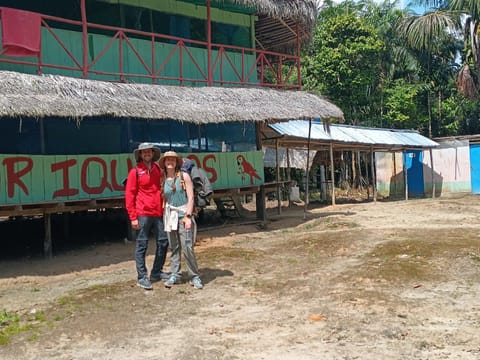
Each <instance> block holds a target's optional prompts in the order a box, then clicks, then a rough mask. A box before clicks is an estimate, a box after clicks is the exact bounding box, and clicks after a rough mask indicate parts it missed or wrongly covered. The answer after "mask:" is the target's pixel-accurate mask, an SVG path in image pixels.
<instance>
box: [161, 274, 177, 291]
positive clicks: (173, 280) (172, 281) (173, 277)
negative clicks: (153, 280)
mask: <svg viewBox="0 0 480 360" xmlns="http://www.w3.org/2000/svg"><path fill="white" fill-rule="evenodd" d="M176 283H177V276H176V275H175V274H170V276H169V277H168V280H167V281H165V283H164V284H165V287H166V288H171V287H172V286H173V285H175V284H176Z"/></svg>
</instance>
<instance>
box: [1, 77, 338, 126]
mask: <svg viewBox="0 0 480 360" xmlns="http://www.w3.org/2000/svg"><path fill="white" fill-rule="evenodd" d="M0 116H8V117H35V118H44V117H49V116H55V117H68V118H74V119H78V120H81V119H82V118H84V117H92V116H112V117H122V118H125V117H131V118H141V119H173V120H179V121H186V122H191V123H197V124H206V123H222V122H230V121H245V120H246V121H269V122H278V121H286V120H291V119H313V118H321V119H323V120H340V119H343V113H342V111H341V110H340V109H339V108H338V107H337V106H335V105H334V104H332V103H331V102H329V101H327V100H326V99H324V98H322V97H319V96H317V95H314V94H310V93H307V92H303V91H292V90H290V91H281V90H273V89H266V88H225V87H180V86H168V85H148V84H123V83H111V82H104V81H95V80H84V79H75V78H71V77H64V76H56V75H45V76H38V75H29V74H22V73H17V72H10V71H0Z"/></svg>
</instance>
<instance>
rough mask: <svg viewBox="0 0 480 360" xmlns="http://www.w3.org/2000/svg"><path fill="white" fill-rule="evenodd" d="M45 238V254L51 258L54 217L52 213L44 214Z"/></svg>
mask: <svg viewBox="0 0 480 360" xmlns="http://www.w3.org/2000/svg"><path fill="white" fill-rule="evenodd" d="M43 220H44V227H45V239H44V240H43V255H44V257H45V258H46V259H51V258H52V255H53V251H52V219H51V214H43Z"/></svg>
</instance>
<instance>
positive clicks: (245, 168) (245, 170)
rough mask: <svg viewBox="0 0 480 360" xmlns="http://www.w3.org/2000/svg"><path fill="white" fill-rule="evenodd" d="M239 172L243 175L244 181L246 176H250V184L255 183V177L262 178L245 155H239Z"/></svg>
mask: <svg viewBox="0 0 480 360" xmlns="http://www.w3.org/2000/svg"><path fill="white" fill-rule="evenodd" d="M237 164H238V174H240V175H241V177H242V181H245V178H246V176H247V175H248V176H249V177H250V185H253V178H256V179H258V180H261V179H262V178H261V177H260V176H259V175H258V174H257V170H256V169H255V168H254V167H253V166H252V164H250V163H249V162H248V161H247V159H245V157H244V156H243V155H238V156H237Z"/></svg>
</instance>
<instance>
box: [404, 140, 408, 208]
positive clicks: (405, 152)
mask: <svg viewBox="0 0 480 360" xmlns="http://www.w3.org/2000/svg"><path fill="white" fill-rule="evenodd" d="M403 180H404V186H405V200H408V169H407V150H406V149H404V150H403Z"/></svg>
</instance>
